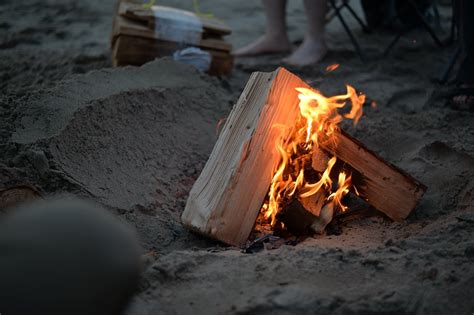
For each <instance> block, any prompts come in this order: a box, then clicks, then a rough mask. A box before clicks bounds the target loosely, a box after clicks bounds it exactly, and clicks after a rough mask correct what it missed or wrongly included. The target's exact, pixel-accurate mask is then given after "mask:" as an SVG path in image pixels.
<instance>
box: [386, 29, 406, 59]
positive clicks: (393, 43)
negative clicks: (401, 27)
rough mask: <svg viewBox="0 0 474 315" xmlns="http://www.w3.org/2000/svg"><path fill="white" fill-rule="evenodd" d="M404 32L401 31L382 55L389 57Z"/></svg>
mask: <svg viewBox="0 0 474 315" xmlns="http://www.w3.org/2000/svg"><path fill="white" fill-rule="evenodd" d="M403 34H404V32H399V33H398V34H397V35H396V36H395V37H394V38H393V39H392V41H391V42H390V43H389V44H388V45H387V47H386V48H385V50H384V51H383V53H382V56H384V57H387V56H388V54H389V53H390V52H391V51H392V48H393V46H395V44H396V43H398V41H399V40H400V38H401V37H402V36H403Z"/></svg>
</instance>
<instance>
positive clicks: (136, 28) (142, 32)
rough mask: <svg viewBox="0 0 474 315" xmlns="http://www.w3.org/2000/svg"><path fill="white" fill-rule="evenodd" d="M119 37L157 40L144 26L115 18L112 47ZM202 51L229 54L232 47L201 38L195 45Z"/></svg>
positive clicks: (218, 40) (211, 39) (121, 18)
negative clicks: (218, 51) (126, 36)
mask: <svg viewBox="0 0 474 315" xmlns="http://www.w3.org/2000/svg"><path fill="white" fill-rule="evenodd" d="M120 35H128V36H136V37H142V38H148V39H154V40H157V39H159V38H157V36H156V34H155V32H154V31H153V30H151V29H149V28H147V27H146V26H144V25H141V24H137V23H134V22H133V21H130V20H128V19H126V18H123V17H121V16H116V17H115V19H114V27H113V35H112V45H113V43H114V42H115V40H116V38H117V37H118V36H120ZM197 46H198V47H200V48H203V49H214V50H221V51H224V52H230V51H231V50H232V45H231V44H229V43H227V42H225V41H224V40H222V39H218V38H212V37H211V38H203V39H201V41H200V42H199V45H197Z"/></svg>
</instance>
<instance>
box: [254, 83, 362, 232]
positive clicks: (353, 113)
mask: <svg viewBox="0 0 474 315" xmlns="http://www.w3.org/2000/svg"><path fill="white" fill-rule="evenodd" d="M346 88H347V92H346V94H343V95H336V96H331V97H326V96H324V95H323V94H321V93H320V92H319V91H317V90H312V89H308V88H297V89H296V90H297V91H298V92H299V95H298V98H299V109H300V115H299V117H298V119H297V121H296V128H294V129H293V131H292V132H291V134H290V135H289V137H288V139H287V140H286V141H285V140H284V139H282V138H279V139H278V141H277V143H276V149H277V152H278V154H279V156H280V163H279V165H278V167H277V168H276V170H275V172H274V174H273V178H272V182H271V185H270V190H269V193H268V201H267V202H266V203H265V204H264V205H263V207H262V212H263V213H264V216H265V218H266V219H270V220H271V224H272V225H274V224H275V223H276V216H277V214H278V212H279V211H280V210H281V208H282V203H283V202H285V201H287V200H288V199H289V198H294V197H297V198H307V197H310V196H312V195H314V194H316V193H317V192H319V191H320V190H321V189H324V191H325V192H327V193H328V194H329V196H328V197H327V200H328V201H329V202H332V203H333V205H334V206H336V207H338V208H339V209H341V210H342V211H345V210H346V209H347V207H345V206H344V205H343V204H342V198H343V197H344V196H345V195H346V194H347V193H348V192H349V188H350V187H351V176H348V175H347V174H346V173H344V172H341V173H340V174H339V179H338V188H337V190H336V191H335V192H332V185H333V181H332V179H331V177H330V175H331V171H332V169H333V167H334V165H335V164H336V161H337V159H336V157H332V158H331V159H330V160H329V161H328V164H327V168H326V170H325V171H324V172H323V173H322V174H319V179H318V180H317V181H315V182H312V183H311V182H309V180H308V179H307V178H306V177H305V175H306V171H305V170H307V169H308V167H310V166H311V158H312V152H313V149H314V148H317V147H319V143H320V139H321V138H322V139H326V138H329V139H331V141H336V140H335V138H334V137H333V135H334V131H335V130H336V129H337V125H338V124H339V123H340V122H341V121H342V120H344V119H351V120H353V121H354V124H357V122H358V121H359V119H360V118H361V116H362V106H363V104H364V102H365V95H363V94H357V92H356V90H355V89H354V88H353V87H351V86H349V85H347V86H346ZM348 101H350V103H351V104H352V107H351V109H350V111H349V112H348V113H346V114H340V113H339V110H340V109H342V108H344V107H345V106H346V103H347V102H348Z"/></svg>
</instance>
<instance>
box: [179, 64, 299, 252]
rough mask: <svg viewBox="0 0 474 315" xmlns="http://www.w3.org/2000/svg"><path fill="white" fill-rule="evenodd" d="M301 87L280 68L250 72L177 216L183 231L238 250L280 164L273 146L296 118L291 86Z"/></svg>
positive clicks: (294, 98) (249, 230)
mask: <svg viewBox="0 0 474 315" xmlns="http://www.w3.org/2000/svg"><path fill="white" fill-rule="evenodd" d="M303 85H304V83H303V81H301V79H299V78H298V77H296V76H295V75H293V74H291V73H290V72H288V71H286V70H285V69H283V68H279V69H278V70H276V71H275V72H272V73H253V74H252V75H251V77H250V80H249V82H248V83H247V85H246V87H245V89H244V91H243V92H242V95H241V96H240V98H239V100H238V102H237V104H236V105H235V106H234V108H233V110H232V112H231V113H230V115H229V117H228V118H227V121H226V124H225V126H224V128H223V130H222V133H221V135H220V137H219V139H218V141H217V143H216V145H215V147H214V149H213V151H212V153H211V156H210V157H209V160H208V162H207V163H206V166H205V167H204V169H203V171H202V173H201V175H200V176H199V178H198V179H197V181H196V183H195V184H194V186H193V188H192V190H191V192H190V195H189V198H188V201H187V204H186V208H185V210H184V212H183V215H182V221H183V223H184V225H185V226H187V227H188V228H190V229H193V230H195V231H198V232H200V233H202V234H205V235H207V236H210V237H213V238H215V239H218V240H221V241H223V242H225V243H228V244H232V245H237V246H240V245H243V244H244V243H245V242H246V240H247V238H248V236H249V234H250V232H251V230H252V228H253V226H254V223H255V220H256V218H257V215H258V213H259V210H260V208H261V206H262V203H263V201H264V199H265V196H266V195H267V193H268V188H269V186H270V182H271V179H272V175H273V171H274V169H275V168H276V167H277V165H278V162H279V155H278V153H277V151H276V150H275V141H276V140H277V138H278V137H281V136H282V135H283V136H284V134H282V130H281V128H276V127H275V126H276V125H284V126H292V125H293V124H294V122H295V120H296V118H297V115H298V103H299V102H298V97H297V96H298V92H297V91H296V90H295V89H296V87H300V86H303Z"/></svg>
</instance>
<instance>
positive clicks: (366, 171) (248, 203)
mask: <svg viewBox="0 0 474 315" xmlns="http://www.w3.org/2000/svg"><path fill="white" fill-rule="evenodd" d="M364 103H365V95H363V94H362V93H358V92H357V91H356V90H355V89H354V88H352V87H351V86H347V93H346V94H344V95H337V96H332V97H325V96H324V95H322V94H321V93H320V92H319V91H316V90H313V89H311V88H310V87H309V86H308V85H307V84H306V83H305V82H303V81H302V80H301V79H300V78H298V77H297V76H295V75H293V74H292V73H290V72H288V71H287V70H285V69H283V68H279V69H278V70H276V71H274V72H272V73H259V72H257V73H253V74H252V76H251V78H250V80H249V81H248V83H247V85H246V87H245V89H244V91H243V92H242V95H241V96H240V98H239V100H238V102H237V104H236V105H235V106H234V108H233V110H232V112H231V113H230V115H229V117H228V118H227V120H226V123H225V126H224V127H223V130H222V132H221V134H220V136H219V139H218V141H217V143H216V145H215V147H214V149H213V151H212V153H211V155H210V158H209V160H208V162H207V163H206V165H205V167H204V169H203V171H202V173H201V174H200V176H199V178H198V179H197V181H196V182H195V184H194V186H193V188H192V190H191V192H190V195H189V198H188V201H187V204H186V207H185V210H184V212H183V215H182V221H183V223H184V225H185V226H187V227H188V228H190V229H192V230H194V231H197V232H199V233H201V234H204V235H207V236H210V237H212V238H215V239H217V240H220V241H223V242H225V243H227V244H231V245H236V246H242V245H244V244H245V243H246V241H247V240H248V237H249V234H250V233H251V231H252V230H253V229H254V227H255V225H256V222H258V224H262V220H263V221H266V222H267V224H268V225H269V226H271V227H272V228H273V229H286V230H288V231H290V232H291V233H293V234H298V233H303V232H312V233H323V232H324V230H325V228H326V226H327V224H328V223H329V222H331V220H332V219H333V217H334V215H335V214H337V213H344V212H345V211H347V210H348V207H347V206H346V205H345V203H344V200H345V199H347V197H349V196H352V197H354V198H356V199H357V198H360V199H361V200H364V202H366V203H368V204H369V205H370V206H371V207H373V208H375V209H377V210H378V211H379V212H382V213H383V214H385V215H386V216H387V217H388V218H390V219H392V220H395V221H400V220H403V219H405V218H406V217H407V216H408V215H409V214H410V212H411V211H412V210H413V209H414V208H415V207H416V205H417V203H418V201H419V199H420V198H421V197H422V195H423V194H424V192H425V190H426V187H425V186H424V185H423V184H421V183H419V182H418V181H417V180H415V179H414V178H412V177H411V176H410V175H408V174H406V173H405V172H404V171H402V170H400V169H399V168H397V167H395V166H394V165H391V164H390V163H388V162H387V161H384V160H383V159H382V158H380V157H379V156H378V155H377V154H375V153H374V152H372V151H370V150H369V149H368V148H366V147H365V146H364V145H363V144H362V143H361V142H359V141H358V140H356V139H354V138H353V137H351V136H350V135H349V134H347V133H346V132H344V131H343V130H342V129H341V128H340V127H339V123H340V122H341V121H342V120H344V119H347V120H352V121H353V122H354V123H357V122H358V120H359V119H360V117H361V116H362V108H363V105H364ZM348 104H351V108H350V109H348V108H347V105H348ZM344 109H345V112H342V113H341V111H342V110H344ZM257 217H258V220H257Z"/></svg>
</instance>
